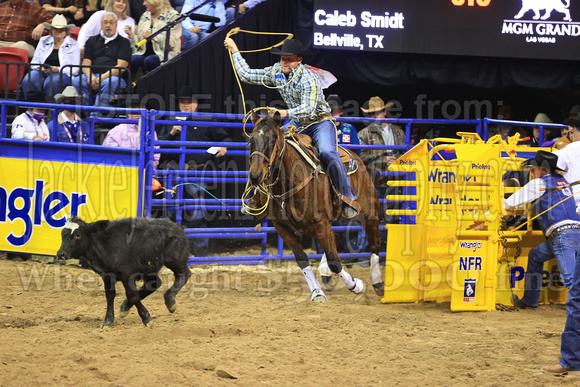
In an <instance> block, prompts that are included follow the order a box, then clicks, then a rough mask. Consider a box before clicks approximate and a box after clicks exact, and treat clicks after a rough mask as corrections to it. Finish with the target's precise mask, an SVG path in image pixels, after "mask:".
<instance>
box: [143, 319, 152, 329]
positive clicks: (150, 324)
mask: <svg viewBox="0 0 580 387" xmlns="http://www.w3.org/2000/svg"><path fill="white" fill-rule="evenodd" d="M143 324H144V325H145V327H147V328H151V327H152V326H153V320H152V319H149V321H147V322H145V321H143Z"/></svg>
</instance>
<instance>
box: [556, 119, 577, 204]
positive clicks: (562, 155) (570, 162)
mask: <svg viewBox="0 0 580 387" xmlns="http://www.w3.org/2000/svg"><path fill="white" fill-rule="evenodd" d="M567 122H571V124H569V125H568V126H569V127H570V128H571V130H572V133H571V139H572V143H571V144H568V145H567V146H566V147H565V148H562V149H560V150H557V151H555V152H554V154H556V155H557V156H558V168H560V169H562V170H564V171H566V173H565V174H564V177H565V178H566V180H567V181H568V182H569V183H574V182H578V181H579V180H580V120H576V119H568V120H567ZM572 189H573V190H574V194H575V195H574V200H575V202H576V206H577V207H576V212H578V213H580V193H579V194H577V195H576V193H577V192H579V191H580V184H578V185H574V186H573V187H572Z"/></svg>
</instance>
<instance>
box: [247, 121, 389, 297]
mask: <svg viewBox="0 0 580 387" xmlns="http://www.w3.org/2000/svg"><path fill="white" fill-rule="evenodd" d="M252 121H253V122H254V124H255V127H254V130H253V131H252V134H251V136H250V170H249V181H250V183H251V185H252V186H253V187H255V188H256V192H257V193H256V194H257V195H261V198H262V199H267V200H269V202H267V203H269V204H268V208H267V210H268V216H269V218H270V220H271V221H272V224H273V225H274V227H275V228H276V230H277V231H278V233H279V235H280V236H281V237H282V239H283V240H284V242H285V243H286V244H287V245H288V246H290V248H291V249H292V252H293V253H294V257H295V259H296V263H297V264H298V266H299V267H300V269H301V270H302V273H303V274H304V276H305V277H306V281H307V283H308V285H309V287H310V291H311V292H312V295H311V300H312V301H315V302H325V301H326V295H325V294H324V292H323V291H322V289H321V286H320V284H319V282H318V281H317V280H316V278H315V277H314V274H313V273H312V269H311V268H310V266H309V263H308V256H307V255H306V253H305V252H304V250H303V249H302V243H301V239H302V234H306V235H308V236H311V237H314V238H316V239H318V240H319V241H320V244H321V246H322V248H323V250H324V252H325V255H326V258H327V260H328V267H329V268H330V271H331V272H332V273H334V274H337V275H338V278H339V279H340V280H341V281H342V282H343V284H344V285H345V286H346V287H348V288H349V290H351V291H353V292H355V293H361V292H362V291H363V290H364V285H363V282H362V281H361V280H360V279H358V278H353V277H352V276H351V275H350V274H348V273H347V272H346V271H345V270H344V269H343V267H342V264H341V263H340V258H339V256H338V253H337V250H336V234H335V233H334V231H333V230H332V227H331V223H332V222H335V221H337V220H339V219H340V218H341V211H340V208H341V203H340V199H338V195H335V194H333V189H334V188H333V187H331V184H330V179H329V178H328V175H327V174H319V173H318V172H319V170H318V169H317V170H314V169H313V168H312V167H311V166H310V165H309V164H308V163H306V161H305V160H304V159H303V158H302V156H301V155H300V154H299V153H298V151H297V150H296V149H295V148H293V147H292V146H290V145H288V146H287V144H286V141H285V139H284V134H283V131H282V129H281V128H280V126H281V118H280V115H279V114H278V113H275V114H274V116H273V117H270V116H266V117H262V118H261V117H259V116H258V115H257V114H255V113H254V115H253V117H252ZM351 154H352V157H353V158H354V159H355V160H356V162H357V163H358V170H357V171H356V172H355V173H353V174H351V175H350V176H349V179H350V182H351V185H352V187H353V188H354V190H355V192H356V194H357V202H358V203H359V204H360V206H361V212H360V213H359V214H358V216H357V217H356V218H355V220H356V221H358V222H359V223H361V225H362V226H363V227H364V229H365V232H366V233H367V236H368V240H369V244H370V249H371V282H372V284H373V287H374V289H375V292H376V293H377V294H378V295H381V296H382V295H383V293H384V285H383V280H382V276H381V269H380V266H379V257H378V254H379V248H380V233H379V199H378V195H377V191H376V189H375V187H374V185H373V183H372V181H371V179H370V177H369V175H368V173H367V171H366V169H365V167H364V164H363V162H362V161H361V159H360V158H359V157H358V156H357V155H355V154H353V153H352V152H351ZM329 275H331V274H330V273H329Z"/></svg>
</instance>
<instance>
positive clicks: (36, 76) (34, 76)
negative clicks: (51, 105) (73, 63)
mask: <svg viewBox="0 0 580 387" xmlns="http://www.w3.org/2000/svg"><path fill="white" fill-rule="evenodd" d="M51 82H52V90H51V88H50V87H51ZM68 85H70V77H69V76H68V75H66V74H62V82H61V74H60V73H53V74H52V75H51V76H49V74H45V73H43V72H42V71H40V70H32V71H30V74H27V75H25V76H24V78H23V79H22V91H23V92H24V95H26V94H28V92H30V91H33V90H44V92H45V93H46V95H47V96H50V97H54V96H55V95H56V94H58V93H60V92H61V91H62V89H64V88H65V87H67V86H68Z"/></svg>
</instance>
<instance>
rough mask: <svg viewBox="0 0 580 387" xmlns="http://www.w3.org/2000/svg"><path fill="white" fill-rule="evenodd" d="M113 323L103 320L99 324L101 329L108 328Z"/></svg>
mask: <svg viewBox="0 0 580 387" xmlns="http://www.w3.org/2000/svg"><path fill="white" fill-rule="evenodd" d="M111 325H113V322H112V321H103V325H101V329H109V328H110V327H111Z"/></svg>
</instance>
